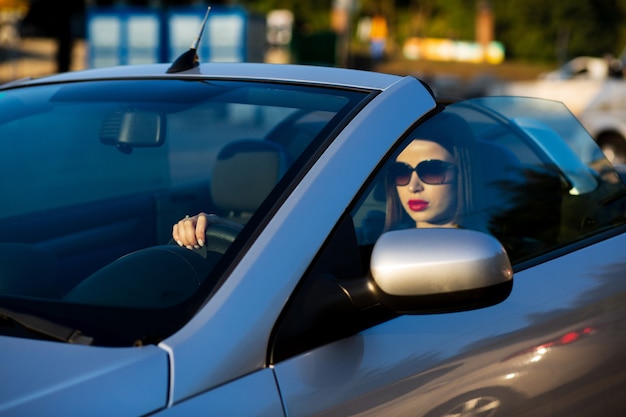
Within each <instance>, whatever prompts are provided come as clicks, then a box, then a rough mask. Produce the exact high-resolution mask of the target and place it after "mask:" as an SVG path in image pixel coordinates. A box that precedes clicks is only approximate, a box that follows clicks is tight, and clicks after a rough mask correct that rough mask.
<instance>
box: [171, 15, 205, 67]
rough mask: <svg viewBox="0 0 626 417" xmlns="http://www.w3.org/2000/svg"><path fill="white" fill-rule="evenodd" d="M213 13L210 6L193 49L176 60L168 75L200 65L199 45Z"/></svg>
mask: <svg viewBox="0 0 626 417" xmlns="http://www.w3.org/2000/svg"><path fill="white" fill-rule="evenodd" d="M210 11H211V6H209V7H208V8H207V10H206V13H205V15H204V19H202V24H200V32H199V33H198V36H197V37H196V39H195V40H194V41H193V43H192V44H191V47H190V48H189V50H187V51H186V52H183V53H182V54H181V55H180V56H179V57H178V58H176V60H175V61H174V62H173V63H172V65H171V66H170V67H169V68H168V69H167V73H168V74H173V73H177V72H181V71H186V70H188V69H192V68H194V67H197V66H198V65H199V62H198V45H200V40H201V39H202V32H204V28H205V26H206V22H207V19H208V18H209V12H210Z"/></svg>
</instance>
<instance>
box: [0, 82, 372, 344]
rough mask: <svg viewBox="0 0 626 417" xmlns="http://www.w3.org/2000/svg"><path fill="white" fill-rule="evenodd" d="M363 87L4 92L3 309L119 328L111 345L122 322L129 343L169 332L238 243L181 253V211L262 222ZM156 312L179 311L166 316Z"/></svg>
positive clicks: (219, 85) (113, 85)
mask: <svg viewBox="0 0 626 417" xmlns="http://www.w3.org/2000/svg"><path fill="white" fill-rule="evenodd" d="M366 97H368V95H367V94H366V93H364V92H357V91H344V90H338V89H325V88H320V87H304V86H295V85H279V84H276V85H275V84H270V83H252V82H227V81H208V80H194V81H184V80H135V81H113V80H111V81H93V82H78V83H73V84H55V85H43V86H34V87H28V88H22V89H20V88H16V89H10V90H5V91H2V92H0V175H1V176H2V178H3V181H2V183H1V185H0V195H1V196H2V203H1V204H0V258H1V259H0V261H1V262H0V264H1V265H2V266H0V296H1V297H2V298H1V299H0V306H5V307H10V308H12V309H20V310H26V311H31V312H33V313H34V314H36V315H39V316H44V317H47V318H52V319H55V320H56V321H59V322H64V323H68V322H69V323H72V326H76V327H77V328H81V329H82V330H85V326H86V327H87V330H90V331H91V332H92V333H94V334H96V335H98V334H103V333H104V334H108V335H110V336H107V337H109V339H107V338H106V337H105V338H101V340H100V343H103V344H106V343H122V344H123V343H126V342H120V341H115V340H116V338H117V337H118V336H119V335H120V334H122V333H124V332H126V333H124V336H119V338H120V340H126V341H130V343H132V341H133V340H141V339H145V338H146V337H147V336H145V335H146V334H152V335H158V336H154V337H153V338H154V339H158V338H161V337H164V336H167V334H169V333H171V331H174V330H175V329H176V328H177V327H178V326H180V325H181V324H183V323H184V320H186V318H188V315H189V314H192V312H193V306H189V305H188V306H185V305H184V303H185V302H190V303H194V304H193V305H200V304H201V303H202V302H203V300H204V298H205V297H206V295H207V294H208V293H209V292H210V291H211V287H212V286H214V284H215V283H216V282H217V280H218V278H219V277H218V276H215V274H213V272H212V271H214V267H215V265H218V264H220V265H224V263H225V262H226V263H227V262H228V259H231V258H232V257H233V256H234V254H232V253H228V255H229V256H225V255H224V252H227V249H228V247H229V245H230V243H231V241H232V238H234V237H235V236H227V237H226V238H224V239H222V238H221V237H220V236H217V237H216V239H218V240H219V239H222V240H219V242H217V243H216V244H215V245H213V246H210V245H209V242H207V248H208V250H207V251H205V252H204V253H201V254H197V253H193V252H191V251H182V252H181V251H180V250H178V249H184V248H179V247H178V246H177V245H175V244H174V245H172V244H170V243H172V242H170V239H171V235H172V226H173V224H175V223H176V222H177V221H178V220H180V219H182V218H183V217H184V216H185V215H187V214H189V215H193V214H196V213H199V212H206V213H215V214H218V215H219V216H221V217H222V218H223V219H226V220H228V221H231V222H234V223H238V224H240V225H247V224H249V221H250V219H252V218H253V216H255V215H256V216H255V217H254V218H258V219H259V220H261V218H262V216H263V215H264V213H260V212H258V209H259V207H261V206H262V204H263V202H264V201H265V200H266V198H267V197H268V196H269V195H270V194H271V193H273V194H272V195H273V196H274V199H273V201H277V200H279V199H280V193H281V192H282V191H283V190H284V189H285V187H286V185H287V184H288V182H289V180H290V178H293V176H294V175H295V174H296V173H297V171H298V169H299V168H300V167H301V166H302V163H296V162H297V161H300V162H304V160H305V159H306V158H307V155H306V152H305V150H307V148H308V149H309V150H310V151H313V150H314V149H315V147H316V144H320V143H322V142H323V141H325V140H327V139H328V138H329V135H330V134H331V133H332V132H333V130H334V129H335V128H336V127H337V126H338V125H339V124H340V123H343V122H344V121H345V120H346V118H347V117H349V115H350V114H351V112H352V111H353V109H354V108H355V107H356V106H358V105H359V103H360V102H361V101H362V100H364V99H365V98H366ZM281 184H282V185H281ZM249 227H250V228H254V226H253V225H250V226H249ZM244 230H246V229H244ZM244 235H245V236H250V233H242V234H241V236H244ZM243 239H245V237H243ZM240 240H241V239H239V240H238V242H239V244H238V245H237V248H239V249H241V248H244V247H245V245H246V242H245V241H240ZM211 248H215V250H212V249H211ZM231 252H232V251H231ZM68 305H69V306H70V307H68ZM90 305H91V306H95V307H90ZM61 306H63V307H61ZM177 308H178V310H176V311H178V312H179V313H180V314H179V315H176V314H178V313H175V314H174V313H172V309H174V310H175V309H177ZM99 309H107V310H106V311H108V313H107V314H108V318H107V319H105V318H104V317H105V316H106V315H104V314H103V313H102V311H101V310H99ZM112 309H113V310H112ZM131 309H132V311H131ZM154 310H162V311H164V313H163V314H164V315H166V316H168V317H172V318H173V319H171V320H170V319H167V320H163V323H166V322H169V324H167V323H166V324H163V327H159V325H156V327H154V326H155V324H154V323H155V322H158V321H159V320H157V319H155V316H154ZM142 311H143V312H142ZM133 314H134V315H133ZM172 314H173V315H172ZM144 316H145V317H144ZM112 317H117V318H118V319H119V320H117V322H116V320H113V319H111V318H112ZM144 318H145V320H144ZM148 322H149V324H146V323H148ZM120 323H129V324H128V325H127V328H126V329H125V330H124V329H122V330H119V329H118V327H119V326H120ZM131 323H132V324H131ZM145 326H148V327H150V326H152V327H150V329H149V330H147V328H146V327H145ZM131 327H132V329H131ZM103 329H105V330H103ZM118 330H119V331H118ZM148 339H149V338H148ZM97 342H98V341H97Z"/></svg>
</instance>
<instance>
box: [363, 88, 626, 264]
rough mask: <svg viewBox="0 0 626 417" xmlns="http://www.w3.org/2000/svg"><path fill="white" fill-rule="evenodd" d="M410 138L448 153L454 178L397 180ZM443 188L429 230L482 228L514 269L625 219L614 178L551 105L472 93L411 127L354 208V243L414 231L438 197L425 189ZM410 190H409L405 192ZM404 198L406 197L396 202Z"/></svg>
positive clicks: (575, 125)
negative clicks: (438, 214) (443, 207)
mask: <svg viewBox="0 0 626 417" xmlns="http://www.w3.org/2000/svg"><path fill="white" fill-rule="evenodd" d="M451 120H456V122H454V123H451V122H450V121H451ZM415 139H427V140H428V141H434V142H437V143H440V144H443V147H444V148H446V149H447V150H448V151H450V152H449V155H450V158H451V160H453V161H454V163H455V164H456V165H457V166H458V171H459V172H458V180H457V182H456V183H454V184H449V185H446V184H434V185H432V184H431V185H429V184H428V181H425V180H424V179H422V180H421V181H420V179H419V178H420V177H419V175H416V173H409V174H411V175H412V177H411V180H410V181H411V182H409V180H408V179H407V178H403V181H402V182H400V183H398V181H397V175H396V174H395V172H394V168H393V167H394V166H395V164H396V160H398V161H401V162H405V163H406V162H407V160H406V158H407V157H406V156H405V154H404V153H403V150H404V149H405V147H407V146H408V145H410V144H411V143H413V141H414V140H415ZM406 149H408V147H407V148H406ZM403 158H404V159H403ZM418 162H420V161H411V163H410V165H412V166H415V165H416V164H417V163H418ZM417 174H419V172H418V173H417ZM443 186H448V187H449V189H450V190H451V192H452V193H454V196H453V197H452V198H453V199H455V201H456V202H457V203H456V206H455V209H454V210H452V211H450V212H449V213H448V217H446V218H445V219H444V220H445V221H443V220H441V219H434V220H433V221H432V222H431V224H429V226H433V225H434V226H441V227H449V226H454V227H462V228H470V229H475V230H481V231H484V232H487V233H490V234H492V235H494V236H495V237H497V238H498V239H499V240H500V242H501V243H502V244H503V245H504V247H505V248H506V249H507V252H508V254H509V256H510V257H511V259H512V261H513V263H514V264H517V265H521V264H522V263H523V262H525V261H532V260H533V259H535V258H538V257H539V256H540V255H543V254H547V253H551V252H554V251H555V250H556V249H558V248H565V247H567V246H568V245H572V244H573V243H576V242H580V241H583V240H584V239H586V238H590V237H592V236H594V235H597V234H599V233H603V232H605V231H609V230H611V229H612V228H614V227H615V226H617V225H622V224H624V222H625V221H626V219H625V210H624V208H625V205H624V204H625V203H624V196H625V191H626V189H625V187H624V184H623V183H622V181H621V179H620V177H619V175H618V174H617V172H616V171H615V170H614V168H613V167H612V166H611V165H610V163H609V162H608V161H607V160H606V159H605V158H604V156H603V154H602V152H601V151H600V149H599V148H598V147H597V146H596V144H595V142H594V141H593V139H592V138H591V137H590V136H589V134H588V133H587V132H586V131H585V129H584V128H583V127H582V126H581V125H580V123H579V122H578V121H577V120H576V119H575V118H574V117H573V116H572V115H571V113H570V112H569V111H568V110H567V109H566V108H565V107H564V106H563V105H562V104H561V103H558V102H551V101H542V100H536V99H524V98H513V97H490V98H481V99H474V100H469V101H465V102H459V103H456V104H453V105H450V106H448V107H447V108H446V109H445V110H444V111H443V112H442V113H440V114H438V115H436V116H434V117H433V118H432V119H431V120H429V121H427V122H425V123H423V124H422V125H420V126H418V127H417V128H416V129H415V130H414V131H413V132H411V133H410V134H409V135H408V137H407V139H406V140H405V141H404V142H403V143H402V144H401V146H400V147H399V149H398V150H397V151H396V153H395V154H393V155H392V157H391V158H390V159H389V161H387V162H386V164H385V165H384V167H383V168H382V170H381V172H380V174H379V175H378V177H377V179H376V180H375V181H374V182H373V184H372V185H371V186H370V188H369V190H368V192H367V195H366V197H365V198H364V199H363V200H362V202H361V203H359V206H358V207H357V208H356V209H355V210H354V211H353V218H354V222H355V226H356V228H357V232H358V236H359V240H360V242H361V244H362V245H371V244H373V243H374V242H375V241H376V239H377V238H378V236H380V234H381V233H383V232H384V231H385V230H389V229H399V228H410V227H416V226H417V227H419V224H420V223H419V222H420V219H423V218H424V216H426V213H428V212H429V210H431V209H434V207H435V206H436V204H435V203H436V201H435V200H436V197H433V196H434V195H442V194H441V193H440V194H432V193H434V192H440V190H442V187H443ZM410 187H412V188H411V190H412V191H411V193H409V192H408V191H406V190H407V189H408V188H410ZM429 187H430V188H429ZM403 190H405V194H404V196H403V194H401V193H402V192H403ZM423 190H430V191H426V192H424V191H423ZM438 190H439V191H438ZM428 192H431V194H427V193H428ZM406 195H410V197H406ZM398 196H400V197H398ZM402 198H405V199H411V200H412V201H411V202H410V203H409V202H405V204H404V207H403V206H402V201H401V200H402ZM437 198H438V197H437ZM418 203H419V204H418ZM411 204H412V205H411ZM431 219H432V218H431ZM437 221H440V223H439V224H437ZM416 222H417V223H416Z"/></svg>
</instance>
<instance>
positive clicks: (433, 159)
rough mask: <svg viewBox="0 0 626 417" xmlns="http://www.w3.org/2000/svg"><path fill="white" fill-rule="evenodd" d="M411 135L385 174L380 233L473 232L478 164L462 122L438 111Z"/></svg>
mask: <svg viewBox="0 0 626 417" xmlns="http://www.w3.org/2000/svg"><path fill="white" fill-rule="evenodd" d="M412 137H414V139H413V140H412V141H410V142H409V143H408V145H407V146H406V147H404V148H403V149H402V151H401V152H400V153H399V154H398V155H397V156H396V158H395V162H394V163H393V164H392V165H391V166H390V167H389V169H388V171H387V173H388V174H387V178H386V192H387V210H386V219H385V230H393V229H402V228H409V227H467V226H469V224H470V223H472V225H471V226H470V227H471V228H473V229H475V228H477V226H478V225H477V224H476V222H477V221H476V220H473V219H474V218H478V216H477V215H478V214H479V213H477V210H476V208H475V206H476V203H475V202H476V201H479V196H478V195H477V193H478V192H479V190H480V188H481V187H478V186H477V184H479V183H480V182H479V181H480V179H481V178H480V169H479V168H480V164H479V163H478V161H477V158H478V155H477V152H476V151H475V146H476V143H475V139H474V137H473V134H472V131H471V129H470V127H469V125H468V124H467V122H465V120H463V119H462V118H461V117H460V116H457V115H455V114H451V113H441V114H439V115H437V116H435V117H434V118H433V119H431V120H429V121H427V122H426V123H424V124H423V125H421V126H419V127H418V128H417V129H416V130H415V132H414V133H413V134H412ZM461 223H462V224H461Z"/></svg>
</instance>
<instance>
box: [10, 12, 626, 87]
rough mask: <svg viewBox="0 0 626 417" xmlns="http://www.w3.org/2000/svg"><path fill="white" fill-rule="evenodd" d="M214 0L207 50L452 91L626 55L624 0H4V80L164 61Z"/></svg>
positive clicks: (617, 72)
mask: <svg viewBox="0 0 626 417" xmlns="http://www.w3.org/2000/svg"><path fill="white" fill-rule="evenodd" d="M209 4H210V5H211V6H212V10H211V14H210V16H209V21H208V24H207V29H206V30H205V33H204V37H203V41H202V44H201V47H200V48H199V55H200V59H201V60H202V61H230V62H233V61H254V62H261V61H264V62H272V63H300V64H317V65H327V66H339V67H350V68H359V69H365V70H377V71H382V72H390V73H397V74H402V75H405V74H410V75H415V76H418V77H420V78H422V79H425V80H426V81H428V82H429V83H430V84H431V85H432V86H433V88H434V89H435V90H436V91H437V92H438V93H439V94H440V95H449V96H455V97H467V96H476V95H481V94H485V93H486V92H488V91H489V90H490V89H492V88H494V86H496V85H497V86H499V87H498V88H501V85H502V82H508V81H522V80H534V79H538V78H541V79H545V78H550V77H552V78H567V77H574V76H576V77H580V76H584V77H587V76H590V77H591V76H595V75H594V74H595V73H594V72H593V71H596V70H594V69H593V68H592V67H593V65H592V62H593V63H595V64H597V65H596V67H598V68H599V69H598V70H597V71H599V72H602V74H601V76H605V75H609V74H612V76H617V77H619V76H621V74H622V62H623V61H624V59H625V58H626V57H625V56H624V54H623V51H624V48H625V47H626V0H577V1H575V2H574V1H571V0H552V1H549V2H546V1H543V0H525V1H523V2H521V1H519V0H323V1H320V0H247V1H245V0H239V1H235V0H230V1H229V0H221V1H211V2H207V1H193V0H189V1H183V0H178V1H174V0H132V1H131V0H127V1H120V0H64V1H63V2H60V1H59V2H55V1H50V0H0V83H2V82H8V81H11V80H14V79H19V78H22V77H31V76H40V75H44V74H50V73H55V72H65V71H74V70H80V69H85V68H95V67H103V66H110V65H120V64H121V65H125V64H142V63H152V62H171V61H172V60H173V59H174V58H175V57H176V56H177V55H178V54H180V53H181V52H183V51H184V50H186V49H187V48H188V47H189V45H190V44H191V42H192V41H193V40H194V38H195V36H196V34H197V31H198V29H199V26H200V21H201V19H202V17H203V15H204V12H205V11H206V7H207V5H209ZM579 57H585V59H587V58H593V60H595V61H593V60H590V59H587V61H585V62H584V63H581V64H580V65H581V66H582V67H581V68H580V69H577V68H572V63H571V61H572V60H574V59H575V58H579ZM594 68H595V67H594Z"/></svg>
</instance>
